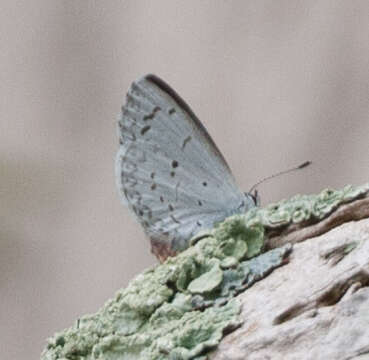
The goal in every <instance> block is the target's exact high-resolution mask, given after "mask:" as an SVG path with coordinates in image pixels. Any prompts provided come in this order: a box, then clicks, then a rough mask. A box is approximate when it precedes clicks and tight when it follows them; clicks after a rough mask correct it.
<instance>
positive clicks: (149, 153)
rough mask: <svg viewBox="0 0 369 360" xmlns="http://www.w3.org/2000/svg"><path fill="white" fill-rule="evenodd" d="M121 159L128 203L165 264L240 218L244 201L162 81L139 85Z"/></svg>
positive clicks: (126, 116) (127, 110)
mask: <svg viewBox="0 0 369 360" xmlns="http://www.w3.org/2000/svg"><path fill="white" fill-rule="evenodd" d="M119 137H120V149H119V151H118V154H117V159H116V173H117V182H118V187H119V191H120V194H121V196H122V199H123V200H124V201H125V202H126V203H127V204H128V206H129V208H130V209H131V210H132V211H133V212H134V213H135V215H136V216H137V218H138V220H139V221H140V223H141V224H142V225H143V227H144V229H145V231H146V233H147V234H148V235H149V236H150V238H151V243H152V250H153V252H154V253H155V254H156V255H157V256H158V257H159V258H160V259H164V258H166V257H167V256H168V255H173V254H175V253H177V252H178V251H181V250H183V249H184V248H186V247H187V245H188V241H189V239H190V238H191V237H192V236H193V235H195V234H196V232H198V231H199V230H201V229H204V228H209V227H211V226H212V225H213V224H214V223H215V222H217V221H221V220H223V219H224V218H225V217H226V216H228V215H230V214H232V213H234V212H237V209H239V208H240V206H242V203H243V202H244V196H243V194H242V193H241V192H240V191H239V189H238V187H237V186H236V183H235V180H234V178H233V175H232V173H231V171H230V169H229V167H228V165H227V163H226V161H225V160H224V158H223V156H222V154H221V153H220V151H219V150H218V148H217V147H216V145H215V143H214V142H213V140H212V139H211V137H210V136H209V134H208V133H207V131H206V129H205V128H204V126H203V125H202V124H201V122H200V121H199V120H198V119H197V118H196V116H195V115H194V113H193V112H192V110H191V109H190V108H189V106H188V105H187V104H186V103H185V102H184V101H183V100H182V99H181V98H180V97H179V96H178V95H177V94H176V93H175V92H174V90H172V89H171V88H170V87H169V86H168V85H167V84H166V83H164V82H163V81H162V80H161V79H159V78H158V77H156V76H154V75H147V76H145V77H144V78H142V79H140V80H138V81H137V82H134V83H133V84H132V86H131V88H130V89H129V92H128V94H127V100H126V104H125V105H124V106H123V107H122V115H121V119H120V121H119Z"/></svg>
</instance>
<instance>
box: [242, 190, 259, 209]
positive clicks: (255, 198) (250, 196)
mask: <svg viewBox="0 0 369 360" xmlns="http://www.w3.org/2000/svg"><path fill="white" fill-rule="evenodd" d="M244 195H245V199H246V200H245V202H246V207H247V208H248V209H249V208H252V207H255V206H259V205H260V196H259V193H258V191H257V190H256V189H255V190H254V191H253V192H245V193H244Z"/></svg>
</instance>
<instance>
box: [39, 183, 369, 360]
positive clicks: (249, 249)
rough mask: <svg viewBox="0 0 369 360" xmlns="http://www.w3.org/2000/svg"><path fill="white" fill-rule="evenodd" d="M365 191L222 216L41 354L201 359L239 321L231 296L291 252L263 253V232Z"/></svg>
mask: <svg viewBox="0 0 369 360" xmlns="http://www.w3.org/2000/svg"><path fill="white" fill-rule="evenodd" d="M368 189H369V186H368V184H366V185H364V186H362V187H356V188H354V187H352V186H347V187H345V188H344V189H343V190H339V191H334V190H325V191H323V192H322V193H320V194H318V195H298V196H295V197H293V198H292V199H290V200H288V201H287V200H283V201H281V202H279V203H277V204H272V205H269V206H267V207H265V208H263V209H256V208H255V209H252V210H250V211H249V212H247V213H246V214H243V215H235V216H232V217H230V218H228V219H226V220H224V221H223V222H222V223H220V224H218V225H217V226H215V228H214V229H212V230H209V231H203V232H202V233H201V234H198V235H197V236H196V237H194V238H193V239H192V240H191V246H190V247H189V248H188V249H187V250H185V251H184V252H182V253H180V254H179V255H178V256H176V257H175V258H168V259H167V260H166V261H165V262H164V263H163V264H160V265H158V266H156V267H155V268H153V269H149V270H147V271H145V272H143V273H142V274H140V275H138V276H137V277H136V278H135V279H134V280H132V281H131V282H130V284H129V285H128V286H127V288H125V289H122V290H120V291H118V292H117V294H116V296H115V297H114V298H113V299H112V300H110V301H108V302H107V303H106V304H105V305H104V306H103V307H102V309H101V310H99V311H98V312H97V313H96V314H93V315H88V316H83V317H82V318H80V319H79V320H78V321H77V323H76V324H75V326H73V327H71V328H69V329H66V330H64V331H62V332H60V333H58V334H56V335H54V336H53V337H52V338H51V339H49V341H48V345H47V347H46V349H45V350H44V352H43V354H42V357H41V358H42V359H43V360H57V359H60V360H62V359H63V360H66V359H69V360H97V359H99V360H102V359H104V360H118V359H119V360H135V359H143V360H149V359H152V360H161V359H173V360H174V359H176V360H180V359H183V360H185V359H197V360H200V359H205V357H203V356H204V354H206V352H207V351H208V350H209V349H212V348H214V347H215V346H217V344H218V343H219V341H220V340H221V338H222V337H223V335H224V333H226V332H228V331H231V330H232V329H235V328H236V327H238V326H239V325H240V324H241V322H240V319H239V317H238V314H239V312H240V305H239V304H238V302H237V299H234V297H235V296H236V295H237V294H238V293H240V292H242V291H244V290H245V289H247V288H248V287H250V286H251V285H252V284H253V283H254V282H255V281H258V280H260V279H262V278H263V277H265V276H267V275H268V274H269V273H270V272H271V271H273V269H275V268H277V267H278V266H281V265H282V264H283V263H284V260H285V258H286V257H287V256H288V254H289V253H290V251H291V246H290V245H285V246H284V247H281V248H276V249H273V250H270V251H268V252H264V253H262V251H263V246H264V243H265V238H266V236H267V235H266V234H267V231H268V230H270V229H276V228H279V227H285V226H288V225H289V224H296V223H306V222H309V223H310V222H314V221H315V222H317V221H319V220H321V219H323V218H324V217H326V216H327V215H329V214H330V213H331V212H332V211H334V210H335V209H336V208H337V207H338V206H339V205H340V204H342V203H346V202H349V201H352V200H354V199H357V198H359V197H362V196H364V195H366V194H367V192H368ZM350 250H351V248H348V249H347V251H350Z"/></svg>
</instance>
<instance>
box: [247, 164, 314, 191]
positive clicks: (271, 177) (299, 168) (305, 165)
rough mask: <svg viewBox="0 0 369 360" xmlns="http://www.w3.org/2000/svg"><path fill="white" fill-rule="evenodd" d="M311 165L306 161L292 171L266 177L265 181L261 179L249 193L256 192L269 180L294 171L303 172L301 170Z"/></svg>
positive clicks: (288, 170) (291, 169)
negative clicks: (255, 190) (256, 189)
mask: <svg viewBox="0 0 369 360" xmlns="http://www.w3.org/2000/svg"><path fill="white" fill-rule="evenodd" d="M310 164H311V161H305V162H304V163H302V164H301V165H299V166H295V167H293V168H290V169H287V170H284V171H280V172H278V173H276V174H273V175H270V176H267V177H265V178H264V179H261V180H260V181H258V182H257V183H256V184H254V185H253V186H252V187H251V189H250V191H249V193H251V192H252V190H254V189H255V188H256V187H257V186H258V185H260V184H261V183H263V182H264V181H267V180H270V179H273V178H275V177H277V176H280V175H284V174H288V173H290V172H292V171H295V170H301V169H303V168H306V167H307V166H309V165H310Z"/></svg>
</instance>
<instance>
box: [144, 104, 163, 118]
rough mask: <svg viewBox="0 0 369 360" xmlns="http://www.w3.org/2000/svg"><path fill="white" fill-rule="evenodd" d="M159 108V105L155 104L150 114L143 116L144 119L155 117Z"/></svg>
mask: <svg viewBox="0 0 369 360" xmlns="http://www.w3.org/2000/svg"><path fill="white" fill-rule="evenodd" d="M160 110H161V108H160V107H159V106H155V107H154V109H153V110H152V112H151V113H150V114H147V115H145V116H144V117H143V120H144V121H148V120H152V119H153V118H154V117H155V114H156V113H157V112H158V111H160Z"/></svg>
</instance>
